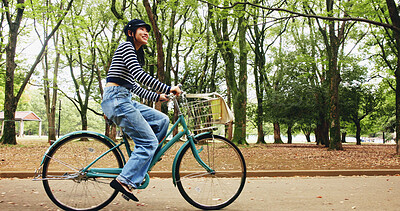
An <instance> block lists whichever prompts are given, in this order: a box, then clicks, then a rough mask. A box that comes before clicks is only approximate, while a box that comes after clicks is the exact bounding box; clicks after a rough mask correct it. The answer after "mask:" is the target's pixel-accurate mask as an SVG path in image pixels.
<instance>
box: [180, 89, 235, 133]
mask: <svg viewBox="0 0 400 211" xmlns="http://www.w3.org/2000/svg"><path fill="white" fill-rule="evenodd" d="M186 99H187V103H186V108H187V111H186V115H187V119H186V120H187V122H188V127H189V128H190V130H191V131H192V132H194V133H195V134H197V133H202V132H208V131H213V130H217V129H218V124H226V123H227V122H229V121H232V114H231V112H230V110H229V108H227V106H226V103H225V101H224V99H223V98H222V97H221V96H220V95H218V94H216V93H211V94H187V95H186ZM227 116H228V119H227Z"/></svg>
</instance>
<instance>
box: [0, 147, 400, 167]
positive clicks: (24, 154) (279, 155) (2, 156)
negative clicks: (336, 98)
mask: <svg viewBox="0 0 400 211" xmlns="http://www.w3.org/2000/svg"><path fill="white" fill-rule="evenodd" d="M48 147H49V144H48V143H47V141H46V140H43V139H42V140H37V139H36V140H35V139H22V140H18V145H12V146H10V145H0V171H35V170H36V169H37V168H38V167H39V165H40V162H41V159H42V157H43V155H44V153H45V151H46V149H47V148H48ZM343 147H344V150H343V151H328V150H327V149H326V148H324V147H322V146H317V145H316V144H315V143H310V144H267V145H255V144H252V145H249V146H240V147H239V148H240V150H241V151H242V153H243V155H244V157H245V160H246V166H247V169H248V170H252V171H253V170H329V169H330V170H339V169H399V168H400V157H399V156H397V155H396V154H395V152H396V146H395V145H384V144H368V145H367V144H365V145H361V146H356V145H354V144H344V145H343ZM177 149H178V146H176V147H175V149H172V150H170V151H168V152H167V154H166V155H165V156H164V157H163V160H162V161H161V162H160V163H159V164H157V165H156V167H155V168H153V171H159V170H162V171H170V170H171V163H172V161H173V158H174V155H175V152H176V150H177Z"/></svg>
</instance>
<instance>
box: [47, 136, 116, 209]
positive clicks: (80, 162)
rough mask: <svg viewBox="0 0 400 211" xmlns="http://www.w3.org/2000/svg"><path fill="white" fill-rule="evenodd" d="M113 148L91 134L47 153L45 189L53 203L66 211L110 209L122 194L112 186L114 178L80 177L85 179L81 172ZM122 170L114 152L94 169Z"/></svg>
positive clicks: (96, 164)
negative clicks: (106, 207) (107, 207)
mask: <svg viewBox="0 0 400 211" xmlns="http://www.w3.org/2000/svg"><path fill="white" fill-rule="evenodd" d="M112 147H113V144H112V143H111V142H110V141H108V140H106V139H104V138H102V137H99V136H97V135H94V134H90V133H81V134H76V135H72V136H69V137H66V138H65V139H63V140H61V141H59V142H57V143H56V145H54V146H53V147H52V148H51V149H50V151H49V152H48V153H47V155H46V158H45V160H44V163H43V172H42V175H43V179H44V180H43V186H44V189H45V191H46V193H47V195H48V196H49V198H50V199H51V201H53V203H54V204H56V205H57V206H58V207H60V208H62V209H64V210H99V209H102V208H104V207H105V206H107V205H108V204H109V203H110V202H111V201H112V200H113V199H114V198H115V197H116V195H117V194H118V191H116V190H114V189H113V188H111V187H110V185H109V183H110V182H111V181H112V179H113V178H95V177H92V178H88V177H86V178H85V177H79V176H77V175H79V174H80V175H84V174H81V172H80V171H79V170H81V169H83V168H84V167H86V166H87V165H88V164H89V163H91V162H92V161H93V160H94V159H96V158H97V157H98V156H99V155H101V154H102V153H104V152H106V151H107V150H109V149H110V148H112ZM122 167H123V162H122V159H121V155H120V154H119V152H118V151H117V150H113V151H112V152H110V153H108V154H107V155H105V156H104V157H102V158H100V159H99V160H98V161H97V162H96V163H95V164H94V165H93V166H92V167H91V168H122ZM74 175H75V176H74ZM67 177H71V178H67ZM73 177H75V178H73ZM58 178H59V179H58Z"/></svg>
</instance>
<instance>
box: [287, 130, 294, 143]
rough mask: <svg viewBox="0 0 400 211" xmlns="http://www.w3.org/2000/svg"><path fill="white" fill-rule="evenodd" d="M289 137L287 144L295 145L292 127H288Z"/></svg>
mask: <svg viewBox="0 0 400 211" xmlns="http://www.w3.org/2000/svg"><path fill="white" fill-rule="evenodd" d="M287 137H288V141H287V143H288V144H291V143H293V137H292V126H288V129H287Z"/></svg>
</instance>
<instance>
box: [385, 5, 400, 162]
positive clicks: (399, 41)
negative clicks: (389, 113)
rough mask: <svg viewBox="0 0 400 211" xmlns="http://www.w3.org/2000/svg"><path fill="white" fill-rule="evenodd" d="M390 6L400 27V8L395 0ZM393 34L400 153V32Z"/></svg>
mask: <svg viewBox="0 0 400 211" xmlns="http://www.w3.org/2000/svg"><path fill="white" fill-rule="evenodd" d="M386 4H387V6H388V10H389V15H390V19H391V21H392V24H393V25H394V26H396V27H397V28H400V16H399V8H398V7H397V6H396V3H395V1H394V0H386ZM393 36H394V38H395V41H396V50H397V64H396V70H395V72H394V75H395V77H396V138H395V140H396V154H400V145H399V141H400V32H399V31H396V30H393Z"/></svg>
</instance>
